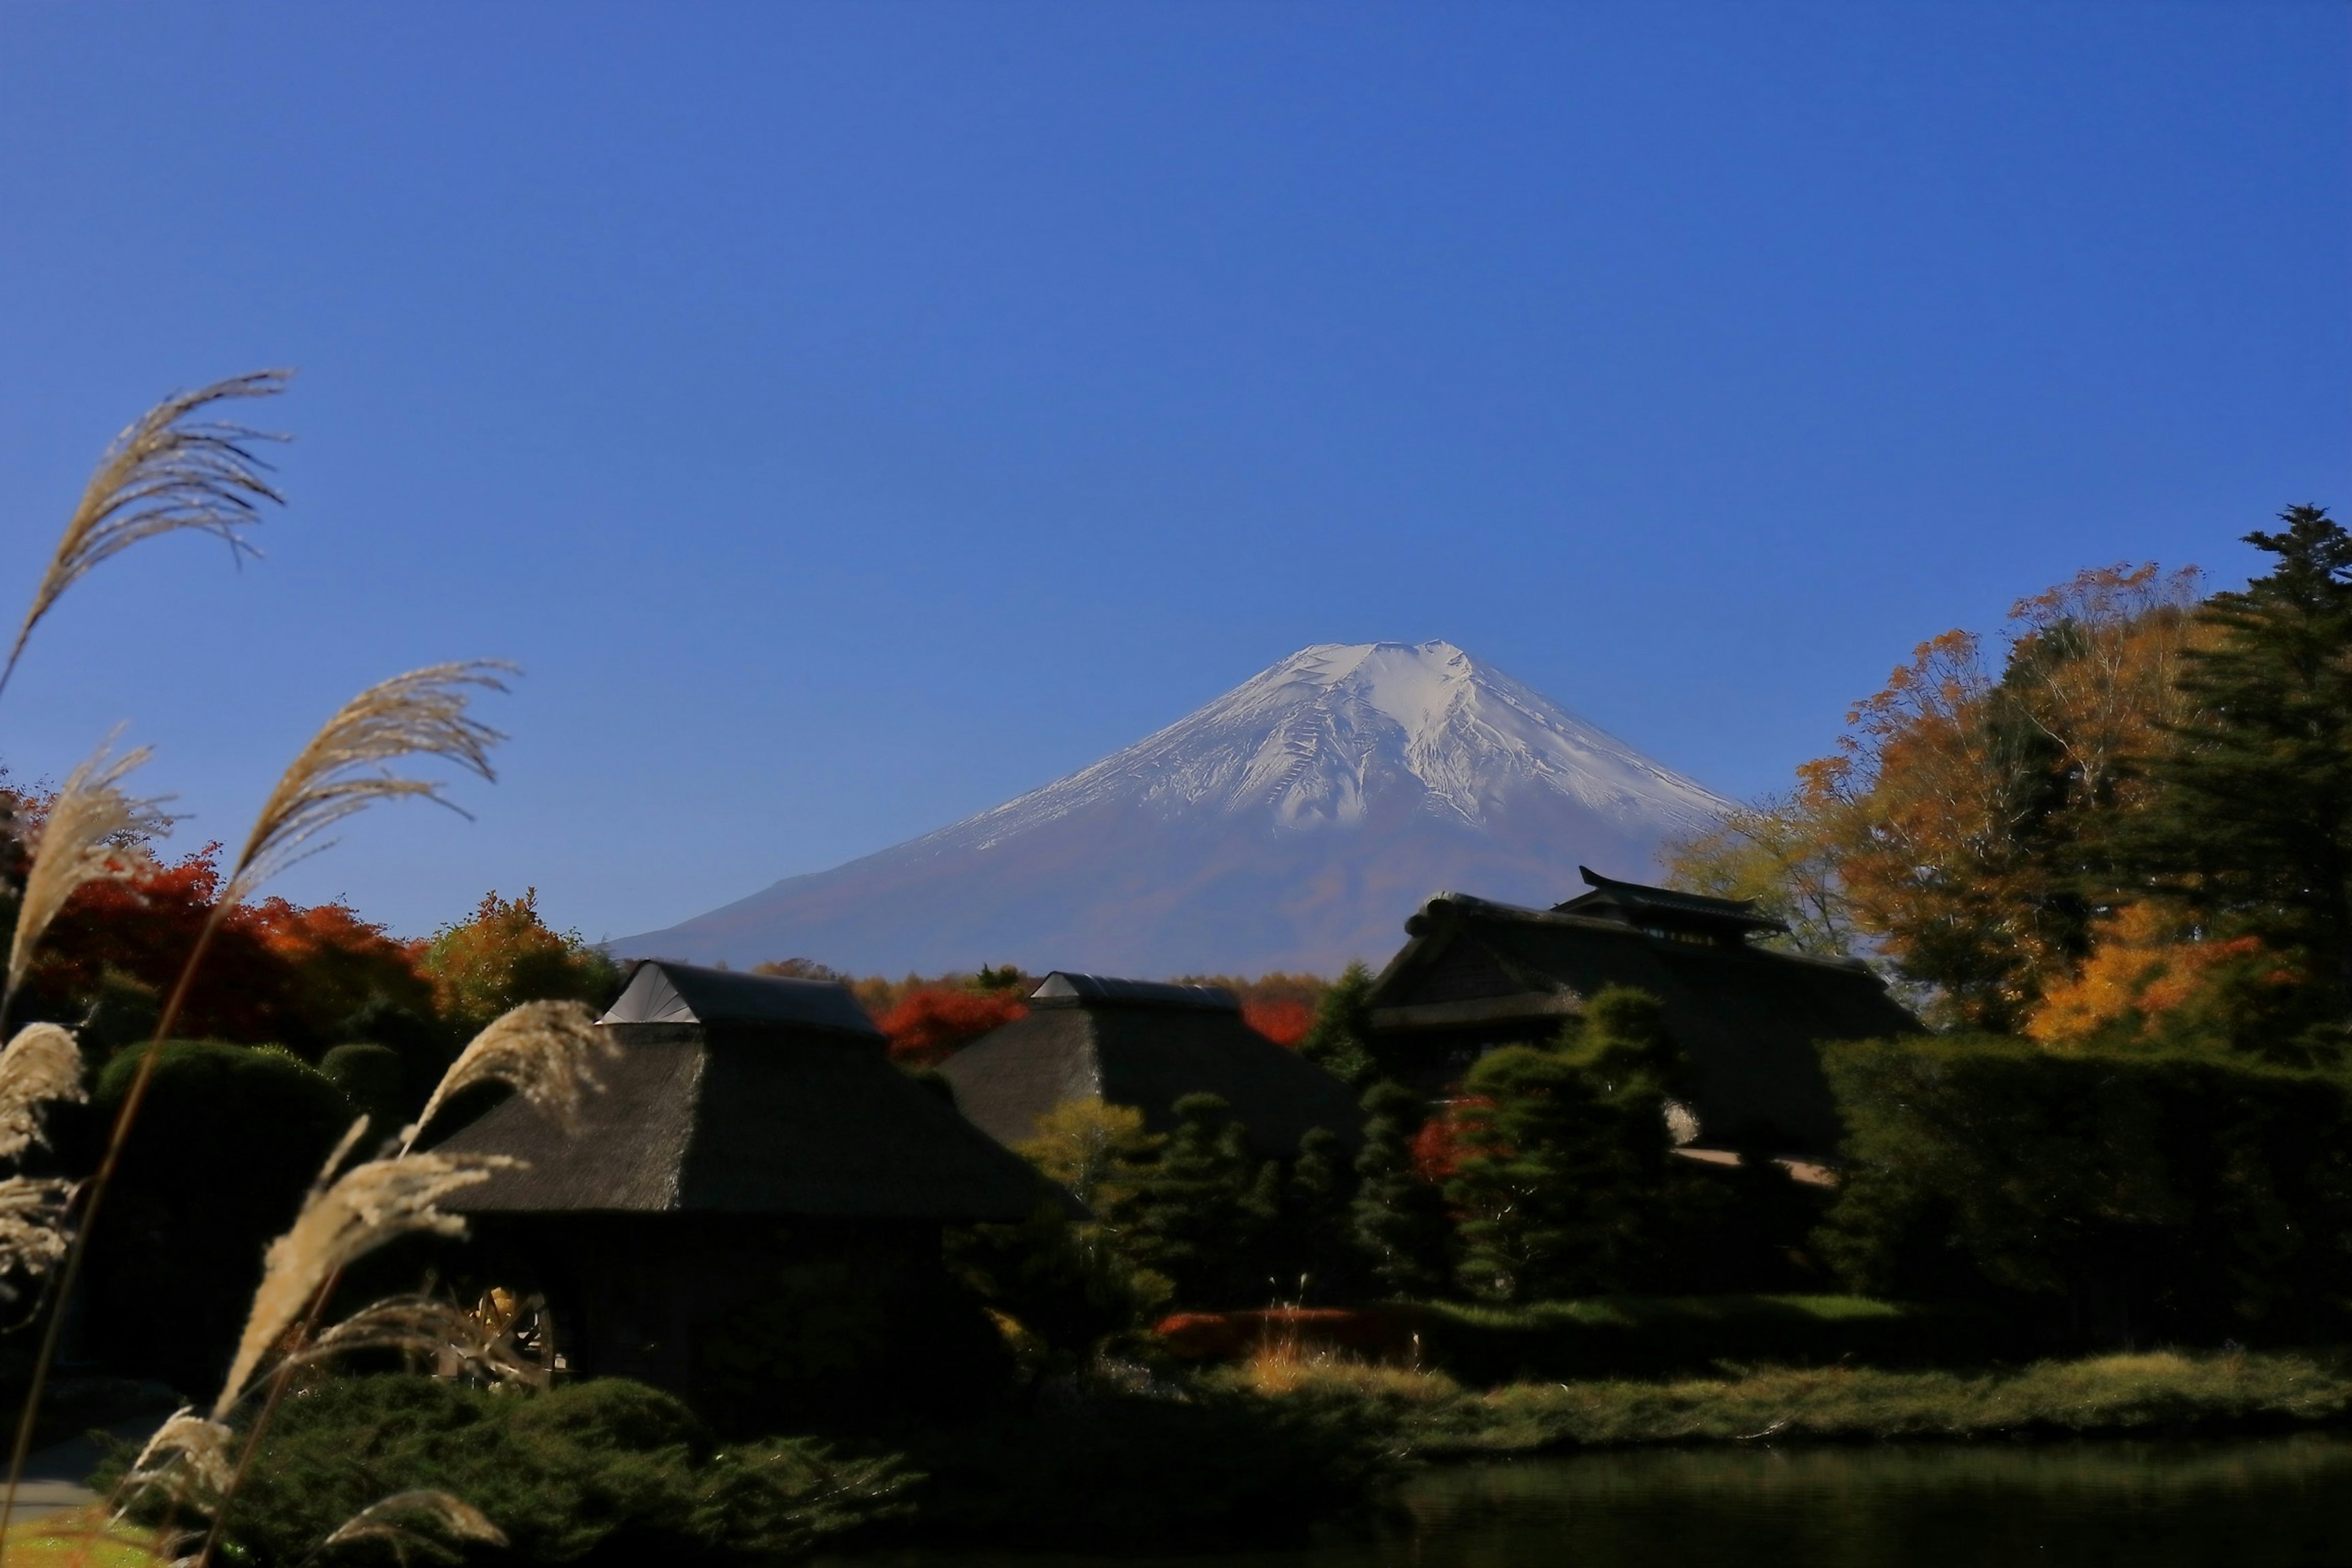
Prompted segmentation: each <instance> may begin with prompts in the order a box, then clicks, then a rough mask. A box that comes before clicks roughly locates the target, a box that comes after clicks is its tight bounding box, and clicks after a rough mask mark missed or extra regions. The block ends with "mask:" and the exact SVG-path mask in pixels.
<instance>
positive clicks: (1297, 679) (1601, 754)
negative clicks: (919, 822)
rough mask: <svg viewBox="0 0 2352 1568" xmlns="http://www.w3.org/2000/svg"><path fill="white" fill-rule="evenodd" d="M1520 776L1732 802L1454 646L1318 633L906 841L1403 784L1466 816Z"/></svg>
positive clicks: (1332, 811) (1612, 799)
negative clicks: (1162, 717) (1127, 741)
mask: <svg viewBox="0 0 2352 1568" xmlns="http://www.w3.org/2000/svg"><path fill="white" fill-rule="evenodd" d="M1527 789H1536V790H1549V791H1553V792H1556V793H1558V794H1561V795H1568V796H1570V797H1571V798H1573V799H1575V800H1577V801H1579V802H1580V803H1581V804H1582V805H1585V806H1586V807H1587V808H1589V809H1591V810H1592V811H1594V812H1597V813H1601V814H1602V815H1605V816H1617V817H1622V818H1624V819H1626V820H1627V822H1628V823H1629V825H1630V824H1632V823H1633V822H1636V821H1645V822H1646V821H1650V820H1652V819H1655V821H1656V822H1658V823H1661V824H1664V825H1668V826H1670V827H1671V828H1672V829H1673V830H1676V831H1686V830H1688V829H1690V828H1694V827H1696V826H1700V825H1702V824H1703V823H1704V822H1706V821H1707V820H1709V819H1711V818H1712V817H1714V816H1717V815H1718V814H1719V813H1721V812H1722V811H1724V810H1725V809H1726V808H1727V803H1726V802H1724V801H1723V800H1721V799H1720V798H1718V797H1717V796H1716V795H1712V794H1710V793H1709V792H1708V791H1706V789H1703V788H1701V787H1700V786H1699V785H1698V784H1694V783H1692V782H1691V781H1690V780H1688V779H1686V778H1684V777H1682V776H1681V775H1679V774H1677V773H1670V772H1668V771H1667V770H1666V769H1664V768H1662V767H1660V766H1659V765H1658V764H1656V763H1653V762H1651V761H1650V760H1649V759H1648V758H1646V757H1643V755H1642V754H1641V753H1640V752H1635V751H1634V750H1633V749H1632V748H1631V747H1629V746H1627V745H1625V744H1624V743H1623V742H1621V741H1618V740H1616V739H1615V738H1613V737H1612V736H1610V735H1608V734H1606V733H1604V732H1603V731H1600V730H1597V729H1595V728H1593V727H1592V726H1591V725H1590V724H1588V723H1586V722H1585V721H1582V720H1581V719H1579V718H1577V717H1576V716H1575V715H1574V714H1572V713H1570V712H1569V711H1568V710H1565V709H1563V708H1560V707H1559V706H1558V705H1556V704H1554V703H1552V702H1550V701H1549V700H1547V699H1545V698H1543V697H1541V696H1539V695H1538V694H1537V693H1536V692H1534V691H1531V690H1529V689H1528V688H1527V687H1525V686H1522V685H1520V684H1519V683H1518V682H1517V681H1516V680H1513V679H1510V678H1509V677H1508V676H1506V675H1502V674H1500V673H1498V672H1496V671H1494V670H1492V669H1488V668H1485V667H1482V666H1480V665H1478V664H1475V663H1474V662H1473V661H1472V659H1471V658H1470V656H1469V655H1468V654H1466V653H1464V652H1463V651H1462V650H1461V649H1460V648H1458V647H1454V645H1453V644H1452V643H1448V642H1425V643H1322V644H1318V645H1317V646H1316V647H1309V648H1303V649H1301V650H1300V651H1299V652H1297V653H1295V654H1293V655H1291V656H1290V657H1289V658H1286V659H1284V660H1283V661H1282V662H1281V663H1280V664H1277V665H1276V666H1274V667H1273V668H1270V669H1267V670H1265V671H1263V672H1262V673H1260V674H1258V675H1256V676H1255V677H1253V678H1252V679H1249V680H1246V681H1244V682H1243V683H1242V684H1241V685H1240V686H1238V687H1235V688H1234V689H1233V690H1231V691H1229V692H1227V693H1226V694H1225V695H1224V696H1223V697H1220V698H1218V699H1217V700H1215V701H1213V702H1211V703H1210V704H1208V705H1207V706H1206V707H1204V708H1201V709H1198V710H1194V711H1193V712H1192V713H1190V714H1188V715H1187V716H1185V717H1184V718H1182V719H1180V720H1178V721H1176V722H1175V723H1173V724H1171V725H1170V726H1169V727H1168V728H1167V729H1165V730H1162V731H1159V732H1158V733H1157V734H1154V735H1150V736H1147V737H1145V738H1144V739H1143V740H1141V741H1139V742H1136V743H1135V744H1134V745H1132V746H1129V747H1128V748H1127V749H1126V750H1125V751H1122V752H1114V753H1113V754H1111V755H1110V756H1108V757H1106V758H1104V759H1103V760H1102V761H1101V762H1099V763H1095V764H1094V765H1093V766H1092V767H1089V768H1087V769H1085V770H1083V771H1081V772H1079V773H1072V774H1071V775H1069V776H1068V777H1067V778H1064V779H1060V780H1057V781H1055V783H1053V784H1047V785H1046V786H1045V788H1043V789H1040V790H1037V791H1034V792H1033V793H1032V794H1029V795H1023V796H1021V797H1020V798H1018V799H1016V800H1013V801H1009V802H1007V803H1006V804H1004V805H1001V806H998V807H997V808H995V809H994V810H993V811H988V812H983V813H982V814H981V815H980V816H976V817H972V818H970V819H968V820H966V821H964V822H961V823H958V824H956V825H955V826H952V827H948V828H944V829H942V830H940V832H938V833H935V834H932V835H930V836H929V837H926V838H922V839H918V840H917V841H916V844H918V845H922V846H926V847H939V848H945V847H950V846H956V845H969V846H971V847H984V846H986V845H988V844H992V843H995V842H997V841H998V840H1000V839H1003V838H1005V837H1010V836H1012V835H1014V834H1018V833H1022V832H1025V831H1028V830H1030V829H1032V828H1034V827H1036V826H1041V825H1042V824H1044V823H1046V822H1050V821H1053V820H1055V818H1057V817H1060V816H1066V815H1069V814H1071V813H1074V812H1078V811H1082V810H1085V809H1087V808H1088V807H1091V806H1094V805H1097V804H1099V803H1102V802H1104V801H1106V800H1111V799H1120V800H1125V801H1127V802H1129V804H1131V805H1134V806H1136V807H1139V808H1140V809H1143V810H1145V811H1149V812H1151V813H1154V814H1158V815H1162V816H1172V815H1182V814H1194V813H1202V812H1213V813H1217V814H1221V815H1224V816H1244V817H1246V816H1264V817H1265V819H1266V820H1267V821H1268V823H1269V825H1270V826H1275V827H1277V828H1283V829H1294V830H1295V829H1307V828H1315V827H1321V826H1347V825H1350V824H1354V823H1357V822H1359V821H1360V820H1361V819H1362V818H1363V816H1364V814H1365V812H1366V810H1367V805H1368V802H1369V801H1370V800H1371V799H1373V798H1375V797H1377V796H1379V795H1382V794H1384V793H1398V792H1403V793H1413V794H1417V795H1418V796H1419V799H1418V800H1417V802H1416V805H1417V808H1418V809H1422V810H1425V811H1429V812H1432V813H1433V814H1436V815H1438V816H1451V817H1454V818H1456V819H1458V820H1460V821H1461V822H1463V823H1465V824H1468V825H1471V826H1483V825H1485V824H1486V823H1487V822H1488V821H1489V820H1490V818H1491V817H1492V816H1493V814H1494V812H1495V810H1496V808H1497V806H1498V805H1501V804H1502V803H1503V801H1504V800H1506V799H1507V797H1508V796H1509V795H1512V794H1514V793H1516V792H1518V791H1521V790H1527ZM908 847H909V848H912V847H915V846H912V845H910V846H908Z"/></svg>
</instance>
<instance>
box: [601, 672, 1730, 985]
mask: <svg viewBox="0 0 2352 1568" xmlns="http://www.w3.org/2000/svg"><path fill="white" fill-rule="evenodd" d="M1724 809H1726V803H1725V802H1724V801H1723V800H1721V799H1720V798H1719V797H1717V795H1713V794H1711V793H1709V792H1708V791H1707V790H1706V789H1705V788H1703V787H1701V786H1700V785H1699V784H1696V783H1694V782H1692V781H1691V780H1690V779H1687V778H1685V777H1684V776H1682V775H1681V774H1679V773H1674V772H1672V771H1670V770H1668V769H1666V768H1664V767H1662V766H1660V765H1659V764H1658V763H1654V762H1652V761H1650V760H1649V759H1648V758H1646V757H1644V756H1643V755H1642V754H1641V753H1640V752H1636V751H1634V750H1633V748H1632V747H1630V746H1628V745H1626V744H1625V743H1624V742H1622V741H1619V740H1617V739H1615V738H1614V737H1612V736H1611V735H1609V734H1607V733H1605V732H1603V731H1601V730H1599V729H1596V728H1595V727H1594V726H1592V725H1591V724H1590V723H1588V722H1586V721H1583V720H1581V719H1580V718H1578V717H1577V716H1576V715H1574V714H1573V713H1570V712H1569V711H1568V710H1566V709H1564V708H1561V707H1559V706H1558V705H1557V704H1555V703H1553V702H1551V701H1550V700H1548V699H1546V698H1544V697H1543V696H1541V695H1540V694H1538V693H1537V692H1535V691H1533V690H1530V689H1528V688H1527V687H1525V686H1523V685H1521V684H1519V683H1518V682H1517V681H1516V680H1513V679H1510V678H1509V677H1508V676H1507V675H1504V674H1502V673H1501V672H1500V671H1498V670H1496V669H1493V668H1488V667H1486V666H1485V665H1482V664H1480V663H1478V662H1477V661H1476V660H1475V659H1474V658H1471V657H1470V656H1469V655H1468V654H1466V653H1465V652H1463V651H1462V649H1460V648H1458V647H1454V645H1453V644H1452V643H1446V642H1425V643H1325V644H1320V645H1318V646H1317V647H1308V648H1303V649H1301V650H1300V651H1298V652H1297V653H1295V654H1293V655H1291V656H1290V657H1289V658H1286V659H1284V660H1283V661H1282V662H1281V663H1279V664H1276V665H1275V666H1273V667H1272V668H1268V669H1265V670H1264V671H1261V672H1260V673H1259V674H1257V675H1255V676H1253V677H1252V678H1251V679H1248V680H1245V681H1244V682H1243V683H1242V684H1241V685H1239V686H1237V687H1235V688H1234V689H1232V690H1231V691H1228V692H1226V693H1225V694H1224V695H1223V696H1222V697H1220V698H1217V699H1216V700H1214V701H1212V702H1210V703H1208V704H1207V705H1206V706H1204V707H1202V708H1200V709H1198V710H1194V711H1193V712H1192V713H1189V714H1187V715H1186V716H1185V717H1183V718H1181V719H1180V720H1178V721H1176V722H1175V723H1173V724H1171V725H1169V726H1168V727H1167V728H1166V729H1164V730H1161V731H1159V732H1158V733H1156V734H1152V735H1148V736H1146V737H1144V738H1143V739H1142V740H1140V741H1139V742H1136V743H1135V744H1133V745H1131V746H1129V747H1127V748H1126V749H1125V750H1123V751H1119V752H1114V753H1112V754H1111V755H1110V756H1108V757H1105V758H1104V759H1103V760H1102V761H1100V762H1098V763H1095V764H1093V765H1092V766H1091V767H1087V768H1083V769H1080V770H1079V771H1078V772H1076V773H1071V774H1069V775H1067V776H1066V777H1064V778H1060V779H1057V780H1055V782H1053V783H1052V784H1046V785H1045V787H1043V788H1042V789H1037V790H1033V791H1031V792H1030V793H1029V794H1027V795H1022V796H1020V797H1019V798H1017V799H1015V800H1011V801H1007V802H1006V803H1005V804H1004V805H1000V806H997V807H995V808H993V809H992V810H989V811H983V812H982V813H981V814H979V815H978V816H971V817H967V818H965V819H964V820H963V821H961V822H959V823H955V824H953V825H952V826H947V827H943V828H940V830H939V831H937V832H935V833H930V834H927V835H925V836H924V837H920V838H915V839H910V840H908V842H906V843H904V844H900V845H898V846H896V847H892V848H889V849H885V850H882V851H880V852H879V853H877V854H874V855H868V856H866V858H863V859H859V860H853V861H851V862H849V863H848V864H847V865H845V866H839V867H835V868H834V869H832V870H830V871H823V872H818V873H815V874H813V875H809V876H803V877H793V878H789V879H786V880H784V881H782V882H778V883H776V884H775V885H774V886H773V887H772V888H769V889H766V890H765V891H763V892H760V893H755V894H753V895H752V896H751V897H750V898H747V899H744V900H740V902H737V903H734V904H730V905H728V906H727V907H726V908H724V909H720V910H712V911H711V912H710V913H709V914H706V915H702V916H699V917H698V918H696V919H694V920H691V921H687V922H686V923H684V924H683V925H679V926H674V927H672V928H670V929H669V930H667V931H653V932H650V933H648V934H646V935H645V936H640V937H628V938H623V939H621V940H620V941H618V942H615V943H614V947H615V949H616V950H617V951H618V952H622V953H625V954H628V955H632V956H635V955H646V956H661V957H668V958H683V959H698V960H704V961H709V960H725V961H727V962H729V963H757V962H759V961H761V960H762V959H772V958H783V957H793V956H797V957H807V958H814V959H818V960H820V961H822V962H824V963H831V964H834V965H836V966H839V967H842V968H846V969H853V970H858V971H867V970H878V971H887V972H890V973H899V972H903V971H905V970H908V969H916V970H940V969H947V968H953V967H959V966H961V967H971V966H974V965H977V964H979V963H983V962H985V963H1006V962H1011V963H1019V964H1022V965H1024V966H1026V967H1028V968H1030V969H1032V970H1040V971H1041V970H1044V969H1048V968H1065V969H1091V970H1096V971H1098V972H1101V973H1120V974H1132V975H1154V974H1176V973H1261V972H1264V971H1266V970H1273V969H1311V970H1318V971H1322V972H1324V973H1333V972H1336V970H1337V968H1338V967H1339V965H1340V964H1342V963H1346V962H1347V961H1348V960H1349V958H1366V959H1370V960H1372V961H1374V962H1376V963H1377V962H1378V961H1379V960H1380V959H1381V958H1383V957H1385V956H1386V954H1387V952H1389V951H1392V950H1393V948H1394V947H1395V945H1396V942H1397V941H1398V940H1399V939H1400V937H1401V936H1402V931H1401V929H1400V928H1401V925H1402V921H1403V920H1404V917H1405V916H1406V915H1407V914H1409V913H1411V912H1412V909H1413V908H1414V907H1415V906H1416V905H1417V904H1418V903H1419V901H1420V900H1422V899H1423V898H1425V897H1427V896H1428V895H1429V894H1431V893H1433V892H1435V891H1437V890H1438V889H1442V888H1454V889H1460V890H1462V891H1464V892H1473V893H1479V894H1483V895H1485V896H1486V897H1488V898H1493V899H1498V900H1506V901H1515V902H1540V903H1551V902H1554V901H1556V900H1559V899H1562V898H1565V897H1568V896H1570V894H1572V893H1574V892H1576V891H1577V890H1578V889H1579V882H1578V879H1577V876H1576V868H1577V867H1578V865H1580V864H1586V865H1591V866H1594V867H1598V868H1601V869H1602V870H1604V871H1607V872H1609V873H1611V874H1612V875H1618V876H1628V877H1635V878H1642V877H1646V876H1648V875H1649V874H1650V873H1651V871H1652V869H1653V860H1654V854H1655V852H1656V850H1657V847H1658V846H1659V844H1660V843H1661V842H1662V841H1663V840H1665V839H1667V838H1670V837H1676V836H1679V835H1682V834H1686V833H1689V832H1691V831H1693V830H1694V829H1697V828H1701V827H1704V826H1706V824H1708V823H1709V822H1711V821H1713V820H1715V819H1716V818H1717V816H1718V814H1720V813H1721V812H1722V811H1723V810H1724Z"/></svg>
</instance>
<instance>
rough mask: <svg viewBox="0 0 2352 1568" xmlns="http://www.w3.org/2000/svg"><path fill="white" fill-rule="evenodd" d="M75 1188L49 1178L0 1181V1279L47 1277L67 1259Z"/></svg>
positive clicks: (22, 1178) (15, 1177)
mask: <svg viewBox="0 0 2352 1568" xmlns="http://www.w3.org/2000/svg"><path fill="white" fill-rule="evenodd" d="M73 1191H74V1184H73V1183H71V1182H68V1181H61V1180H59V1179H58V1178H55V1177H50V1176H10V1177H7V1178H6V1179H5V1180H0V1276H5V1275H8V1274H16V1273H25V1274H46V1273H47V1272H48V1271H49V1270H50V1269H51V1268H55V1267H56V1266H57V1262H58V1259H59V1258H63V1257H64V1256H65V1255H66V1248H67V1247H68V1246H69V1245H70V1244H71V1243H70V1237H69V1236H68V1233H67V1230H66V1223H65V1219H66V1205H67V1204H68V1203H69V1202H71V1201H72V1198H73Z"/></svg>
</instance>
